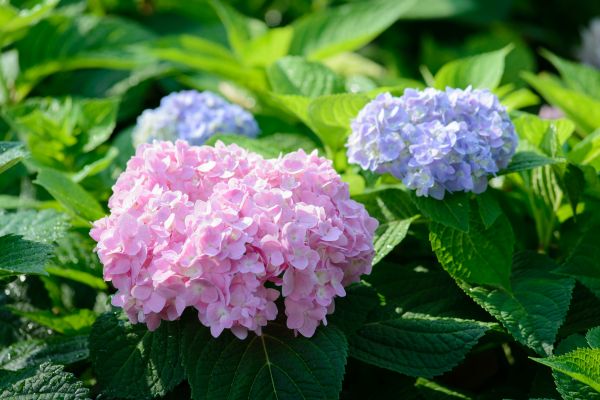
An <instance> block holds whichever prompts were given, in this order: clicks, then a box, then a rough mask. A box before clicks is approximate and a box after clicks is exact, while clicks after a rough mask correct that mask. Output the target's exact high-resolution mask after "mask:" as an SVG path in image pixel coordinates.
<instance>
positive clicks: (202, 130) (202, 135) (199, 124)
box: [133, 90, 259, 146]
mask: <svg viewBox="0 0 600 400" xmlns="http://www.w3.org/2000/svg"><path fill="white" fill-rule="evenodd" d="M258 132H259V129H258V125H257V123H256V121H255V120H254V117H253V116H252V114H250V113H249V112H247V111H245V110H244V109H243V108H241V107H240V106H238V105H236V104H230V103H228V102H227V101H225V100H224V99H223V98H221V97H220V96H218V95H216V94H214V93H212V92H202V93H200V92H197V91H195V90H186V91H181V92H177V93H172V94H170V95H168V96H166V97H164V98H163V99H162V100H161V101H160V106H159V107H158V108H155V109H153V110H145V111H144V112H143V113H142V115H140V116H139V117H138V120H137V125H136V127H135V129H134V131H133V143H134V145H135V146H137V145H139V144H141V143H148V142H152V141H153V140H169V141H175V140H177V139H183V140H186V141H188V142H189V143H190V144H192V145H201V144H203V143H204V142H205V141H206V140H207V139H208V138H209V137H211V136H213V135H215V134H217V133H235V134H238V135H245V136H250V137H255V136H256V135H258Z"/></svg>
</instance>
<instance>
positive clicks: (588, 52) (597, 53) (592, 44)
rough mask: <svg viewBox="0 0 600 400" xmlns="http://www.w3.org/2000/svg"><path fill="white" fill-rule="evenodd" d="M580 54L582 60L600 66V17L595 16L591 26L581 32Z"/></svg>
mask: <svg viewBox="0 0 600 400" xmlns="http://www.w3.org/2000/svg"><path fill="white" fill-rule="evenodd" d="M578 55H579V59H580V60H581V61H582V62H584V63H586V64H588V65H591V66H593V67H596V68H600V18H594V19H593V20H592V21H591V22H590V25H589V27H588V28H587V29H586V30H584V31H583V32H582V33H581V48H580V49H579V54H578Z"/></svg>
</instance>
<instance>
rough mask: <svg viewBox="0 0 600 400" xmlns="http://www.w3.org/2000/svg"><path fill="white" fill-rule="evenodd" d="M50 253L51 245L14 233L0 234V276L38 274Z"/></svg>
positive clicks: (42, 271)
mask: <svg viewBox="0 0 600 400" xmlns="http://www.w3.org/2000/svg"><path fill="white" fill-rule="evenodd" d="M51 255H52V246H51V245H48V244H44V243H38V242H32V241H30V240H25V239H23V238H21V237H20V236H16V235H4V236H0V276H6V275H20V274H39V275H47V273H46V271H44V266H45V265H46V262H48V260H49V259H50V256H51Z"/></svg>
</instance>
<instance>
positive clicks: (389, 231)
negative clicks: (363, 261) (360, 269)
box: [373, 216, 418, 265]
mask: <svg viewBox="0 0 600 400" xmlns="http://www.w3.org/2000/svg"><path fill="white" fill-rule="evenodd" d="M416 218H418V216H415V217H412V218H408V219H402V220H399V221H392V222H385V223H383V224H381V225H379V227H378V228H377V230H376V231H375V237H374V239H373V247H374V248H375V257H374V258H373V265H375V264H377V263H378V262H379V261H381V260H383V258H384V257H385V256H387V255H388V254H389V253H390V252H391V251H392V250H394V248H395V247H396V246H398V245H399V244H400V242H402V241H403V240H404V238H405V237H406V234H407V233H408V229H409V228H410V224H411V223H412V222H413V221H414V220H415V219H416Z"/></svg>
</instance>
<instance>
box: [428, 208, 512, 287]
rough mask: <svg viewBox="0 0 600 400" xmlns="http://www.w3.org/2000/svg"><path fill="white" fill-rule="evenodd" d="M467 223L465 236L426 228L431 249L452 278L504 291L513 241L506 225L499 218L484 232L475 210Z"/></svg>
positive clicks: (436, 225) (446, 228)
mask: <svg viewBox="0 0 600 400" xmlns="http://www.w3.org/2000/svg"><path fill="white" fill-rule="evenodd" d="M469 219H470V222H469V225H470V226H469V231H468V232H463V231H461V230H458V229H455V228H451V227H449V226H445V225H442V224H440V223H437V222H434V223H432V224H430V233H429V240H430V241H431V248H432V249H433V251H434V252H435V254H436V256H437V258H438V260H439V261H440V263H441V264H442V266H443V267H444V269H445V270H446V271H448V273H449V274H450V275H451V276H452V277H453V278H455V279H458V280H461V281H466V282H468V283H472V284H480V285H490V286H494V287H500V288H505V289H508V288H509V287H510V282H509V277H510V270H511V264H512V253H513V245H514V241H515V238H514V234H513V231H512V228H511V226H510V222H509V221H508V219H507V218H506V217H505V216H500V217H498V219H497V220H496V222H494V223H493V224H492V225H491V226H490V227H489V228H487V229H486V228H485V226H484V225H483V222H482V221H481V218H480V216H479V214H478V213H477V211H476V210H471V212H470V218H469Z"/></svg>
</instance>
